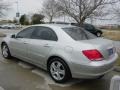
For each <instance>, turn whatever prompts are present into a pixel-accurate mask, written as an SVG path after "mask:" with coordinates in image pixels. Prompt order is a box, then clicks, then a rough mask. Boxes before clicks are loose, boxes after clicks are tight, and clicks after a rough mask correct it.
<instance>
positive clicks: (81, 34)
mask: <svg viewBox="0 0 120 90" xmlns="http://www.w3.org/2000/svg"><path fill="white" fill-rule="evenodd" d="M63 30H64V31H65V32H66V33H67V34H68V35H69V36H70V37H71V38H72V39H74V40H76V41H79V40H87V39H94V38H96V36H95V35H93V34H91V33H89V32H88V31H86V30H84V29H82V28H79V27H70V28H63Z"/></svg>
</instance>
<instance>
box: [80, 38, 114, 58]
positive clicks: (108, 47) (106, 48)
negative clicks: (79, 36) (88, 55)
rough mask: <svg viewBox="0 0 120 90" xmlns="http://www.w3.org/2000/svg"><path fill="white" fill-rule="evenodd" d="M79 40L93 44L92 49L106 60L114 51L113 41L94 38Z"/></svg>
mask: <svg viewBox="0 0 120 90" xmlns="http://www.w3.org/2000/svg"><path fill="white" fill-rule="evenodd" d="M81 42H84V43H86V44H89V45H93V49H97V50H98V51H99V52H100V53H101V54H102V55H103V58H104V59H106V60H108V59H109V58H110V57H112V56H113V55H114V53H115V48H114V45H113V42H112V41H111V40H108V39H104V38H96V39H90V40H83V41H81Z"/></svg>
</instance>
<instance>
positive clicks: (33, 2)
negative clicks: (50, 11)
mask: <svg viewBox="0 0 120 90" xmlns="http://www.w3.org/2000/svg"><path fill="white" fill-rule="evenodd" d="M4 1H6V2H7V3H10V4H11V9H10V10H9V11H7V12H6V16H4V17H3V18H4V19H13V18H14V17H15V16H16V12H17V3H16V2H17V0H4ZM44 1H45V0H18V10H19V12H20V15H23V14H28V15H29V14H32V13H37V12H38V11H40V10H42V7H43V6H42V4H43V2H44ZM54 20H55V21H64V18H60V19H54ZM65 21H67V22H72V21H71V20H69V18H67V17H66V20H65ZM117 23H118V22H116V21H115V20H107V21H103V20H102V21H101V20H95V21H94V22H93V24H97V25H99V24H101V25H102V24H117Z"/></svg>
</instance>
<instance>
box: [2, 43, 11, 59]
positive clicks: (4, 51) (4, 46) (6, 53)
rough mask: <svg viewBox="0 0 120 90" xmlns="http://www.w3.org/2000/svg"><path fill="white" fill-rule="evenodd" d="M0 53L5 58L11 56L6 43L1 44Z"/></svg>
mask: <svg viewBox="0 0 120 90" xmlns="http://www.w3.org/2000/svg"><path fill="white" fill-rule="evenodd" d="M2 55H3V57H4V58H6V59H9V58H11V54H10V51H9V48H8V46H7V44H5V43H4V44H2Z"/></svg>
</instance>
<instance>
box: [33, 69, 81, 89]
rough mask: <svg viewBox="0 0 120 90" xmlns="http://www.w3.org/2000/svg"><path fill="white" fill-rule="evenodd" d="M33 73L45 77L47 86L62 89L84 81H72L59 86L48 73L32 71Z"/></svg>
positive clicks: (39, 70)
mask: <svg viewBox="0 0 120 90" xmlns="http://www.w3.org/2000/svg"><path fill="white" fill-rule="evenodd" d="M32 73H34V74H36V75H39V76H41V77H43V78H44V79H45V82H46V84H47V85H55V86H60V87H69V86H72V85H74V84H77V83H80V82H81V81H82V80H78V79H77V80H71V81H69V82H67V83H64V84H59V83H55V82H54V81H53V80H52V79H51V77H50V76H49V74H48V72H46V71H44V70H42V69H34V70H32Z"/></svg>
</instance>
